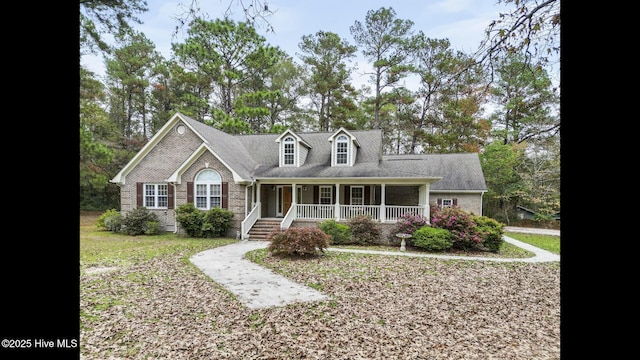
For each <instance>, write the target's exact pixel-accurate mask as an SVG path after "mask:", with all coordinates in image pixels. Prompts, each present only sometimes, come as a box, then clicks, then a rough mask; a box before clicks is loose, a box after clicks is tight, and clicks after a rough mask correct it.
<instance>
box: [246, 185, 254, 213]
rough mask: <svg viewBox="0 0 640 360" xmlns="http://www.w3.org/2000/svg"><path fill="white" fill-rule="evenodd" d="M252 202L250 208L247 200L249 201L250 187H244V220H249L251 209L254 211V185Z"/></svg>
mask: <svg viewBox="0 0 640 360" xmlns="http://www.w3.org/2000/svg"><path fill="white" fill-rule="evenodd" d="M251 195H252V196H251V201H249V206H247V199H249V186H245V187H244V218H245V219H246V218H247V215H249V209H248V208H251V209H253V185H252V186H251Z"/></svg>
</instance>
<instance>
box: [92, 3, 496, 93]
mask: <svg viewBox="0 0 640 360" xmlns="http://www.w3.org/2000/svg"><path fill="white" fill-rule="evenodd" d="M238 1H239V0H199V3H200V7H201V9H202V10H203V11H204V12H206V14H207V15H208V18H209V19H211V20H213V19H216V18H222V17H223V16H224V13H225V11H226V10H227V8H228V7H229V6H231V9H232V10H235V12H236V14H234V15H233V16H232V19H233V20H235V21H243V20H244V15H243V14H242V12H241V8H240V7H239V5H237V3H238ZM266 2H267V3H268V6H269V9H270V10H271V11H273V14H272V15H270V16H269V17H267V20H268V21H269V23H270V24H271V26H272V27H273V32H268V31H267V26H265V25H263V24H260V23H259V24H258V25H257V26H256V30H257V32H258V33H259V34H260V35H262V36H264V37H265V39H266V42H267V43H268V44H270V45H272V46H278V47H280V48H281V49H282V50H284V51H285V52H286V53H287V54H289V55H290V56H292V57H293V58H294V59H295V60H296V61H299V58H298V57H297V56H296V52H299V49H298V44H299V43H300V41H301V39H302V36H304V35H314V34H316V33H317V32H318V31H325V32H326V31H330V32H333V33H336V34H338V36H340V38H342V39H345V40H347V42H349V44H351V45H356V43H355V41H354V40H353V37H352V36H351V32H350V31H349V27H350V26H352V25H353V24H354V23H355V22H356V21H359V22H361V23H362V24H364V23H365V17H366V15H367V12H368V11H370V10H373V11H376V10H378V9H380V8H382V7H385V8H393V10H394V11H395V13H396V18H397V19H402V20H411V21H413V23H414V25H413V30H414V31H418V30H420V31H422V32H423V33H424V34H425V35H426V36H427V37H429V38H432V39H448V40H449V42H450V45H451V48H452V49H454V50H459V51H463V52H465V53H467V54H472V53H474V52H475V50H476V49H477V47H478V46H479V45H480V41H481V40H482V39H483V36H484V31H485V29H486V28H487V26H488V25H489V24H490V23H491V21H492V20H497V19H499V13H500V12H506V10H507V8H506V7H505V6H503V5H502V4H497V0H395V1H392V0H387V1H380V0H321V1H319V0H316V1H312V0H266ZM189 3H191V0H147V5H148V8H149V11H148V12H146V13H144V14H142V15H141V16H139V18H140V19H141V20H142V21H143V24H142V25H137V24H136V25H135V28H136V30H138V31H141V32H143V33H144V34H145V36H146V37H147V38H148V39H149V40H151V41H152V42H153V43H154V44H155V46H156V50H158V51H159V52H160V53H161V54H162V55H163V56H164V57H165V58H166V59H170V58H171V43H172V42H174V43H175V42H181V41H182V40H183V39H184V31H183V32H182V33H181V34H179V35H178V38H177V39H176V38H173V37H172V34H173V33H174V31H175V29H176V26H178V22H177V21H176V20H175V19H176V18H178V17H179V16H180V14H181V13H183V9H184V4H189ZM244 3H245V4H249V3H251V0H244ZM80 62H81V64H82V65H83V66H85V67H87V68H88V69H89V70H91V71H94V72H95V73H96V74H98V76H101V74H103V73H104V63H103V60H102V58H101V57H99V56H92V55H88V56H87V55H85V56H83V57H82V58H81V60H80ZM354 63H356V64H357V67H358V71H357V73H354V74H352V83H353V84H354V85H356V87H358V86H357V85H358V84H359V83H362V84H364V83H366V82H367V79H368V75H361V73H362V72H364V71H366V69H368V68H370V66H369V65H368V64H367V62H366V61H365V59H364V57H363V56H362V55H361V54H360V51H358V57H357V58H356V59H355V60H354Z"/></svg>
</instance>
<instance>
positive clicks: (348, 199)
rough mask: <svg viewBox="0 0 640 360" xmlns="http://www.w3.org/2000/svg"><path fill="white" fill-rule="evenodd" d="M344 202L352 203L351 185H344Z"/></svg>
mask: <svg viewBox="0 0 640 360" xmlns="http://www.w3.org/2000/svg"><path fill="white" fill-rule="evenodd" d="M344 203H345V204H349V205H351V186H349V185H345V186H344Z"/></svg>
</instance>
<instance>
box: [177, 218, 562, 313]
mask: <svg viewBox="0 0 640 360" xmlns="http://www.w3.org/2000/svg"><path fill="white" fill-rule="evenodd" d="M505 231H509V230H505ZM504 239H505V241H506V242H509V243H512V244H514V245H516V246H518V247H521V248H523V249H525V250H528V251H531V252H533V253H534V254H535V255H534V256H533V257H529V258H512V259H510V258H494V257H476V256H450V255H436V254H420V253H409V252H400V251H375V250H364V249H363V250H358V249H339V248H329V249H328V251H340V252H353V253H360V254H377V255H388V256H410V257H431V258H438V259H456V260H476V261H493V262H527V263H535V262H553V261H560V256H559V255H556V254H553V253H551V252H549V251H546V250H543V249H540V248H537V247H535V246H532V245H529V244H527V243H524V242H522V241H518V240H516V239H512V238H510V237H508V236H504ZM267 246H269V243H268V242H266V241H239V242H237V243H233V244H230V245H226V246H221V247H217V248H214V249H210V250H205V251H203V252H200V253H197V254H195V255H193V256H192V257H191V258H190V259H189V260H190V261H191V262H192V263H193V264H194V265H196V266H197V267H198V268H199V269H200V270H202V272H204V273H205V274H206V275H208V276H209V277H211V278H212V279H213V280H214V281H215V282H217V283H219V284H220V285H222V286H223V287H224V288H226V289H227V290H229V291H231V292H232V293H234V294H235V295H236V296H237V297H238V299H239V300H240V302H242V303H243V304H244V305H245V306H247V307H249V308H251V309H257V308H266V307H271V306H283V305H287V304H291V303H296V302H308V301H319V300H326V299H328V296H327V295H325V294H323V293H321V292H319V291H317V290H315V289H312V288H310V287H308V286H306V285H302V284H298V283H296V282H294V281H291V280H289V279H287V278H285V277H284V276H281V275H279V274H276V273H274V272H273V271H271V270H270V269H267V268H265V267H263V266H260V265H257V264H255V263H254V262H252V261H250V260H247V259H245V258H244V254H246V253H247V252H249V251H252V250H256V249H264V248H266V247H267Z"/></svg>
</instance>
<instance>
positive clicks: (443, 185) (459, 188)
mask: <svg viewBox="0 0 640 360" xmlns="http://www.w3.org/2000/svg"><path fill="white" fill-rule="evenodd" d="M428 161H429V163H430V166H431V167H432V168H433V169H437V170H436V171H437V172H438V173H441V174H443V177H442V180H441V181H439V182H437V183H434V184H433V185H432V187H431V191H430V194H429V203H430V204H432V205H438V206H458V207H460V208H462V209H463V210H465V211H467V212H469V213H472V214H475V215H482V196H483V194H484V193H485V192H486V191H487V185H486V183H485V179H484V173H483V172H482V166H481V165H480V158H479V156H478V154H477V153H464V154H436V155H429V159H428Z"/></svg>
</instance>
